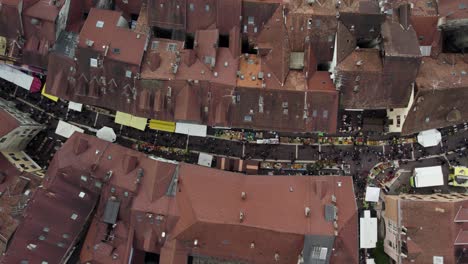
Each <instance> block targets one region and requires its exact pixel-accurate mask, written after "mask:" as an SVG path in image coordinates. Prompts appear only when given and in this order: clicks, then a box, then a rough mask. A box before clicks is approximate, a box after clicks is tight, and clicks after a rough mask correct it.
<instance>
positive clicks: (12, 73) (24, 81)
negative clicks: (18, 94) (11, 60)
mask: <svg viewBox="0 0 468 264" xmlns="http://www.w3.org/2000/svg"><path fill="white" fill-rule="evenodd" d="M0 78H2V79H5V80H6V81H9V82H11V83H14V84H16V85H18V86H19V87H22V88H24V89H26V90H28V91H29V90H30V89H31V85H32V83H33V80H34V77H32V76H31V75H28V74H26V73H24V72H22V71H20V70H17V69H14V68H12V67H10V66H8V65H6V64H0Z"/></svg>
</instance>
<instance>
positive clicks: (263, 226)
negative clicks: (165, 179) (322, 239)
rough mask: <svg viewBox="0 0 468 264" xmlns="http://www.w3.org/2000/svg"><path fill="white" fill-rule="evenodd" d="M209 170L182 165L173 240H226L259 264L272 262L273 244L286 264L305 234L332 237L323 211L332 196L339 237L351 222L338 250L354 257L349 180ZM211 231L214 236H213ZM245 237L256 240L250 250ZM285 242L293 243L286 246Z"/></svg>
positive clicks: (234, 251)
mask: <svg viewBox="0 0 468 264" xmlns="http://www.w3.org/2000/svg"><path fill="white" fill-rule="evenodd" d="M211 171H212V169H209V168H204V167H200V166H195V165H189V164H183V165H182V166H181V167H180V169H179V189H180V191H179V192H178V193H177V196H176V199H177V201H178V205H179V208H180V214H181V223H180V224H177V226H176V229H175V231H174V233H175V234H174V235H175V237H176V238H177V239H179V237H180V239H182V240H192V241H193V239H195V238H197V239H200V243H202V245H205V244H206V245H210V246H212V247H214V248H218V247H219V246H220V245H217V243H219V242H220V241H223V239H227V240H228V241H229V243H228V245H229V249H230V252H231V253H232V254H235V256H233V257H234V258H241V259H242V258H243V257H249V256H250V257H252V258H254V259H256V261H258V262H259V263H264V262H266V263H268V262H267V260H268V259H270V262H271V259H273V257H274V254H275V247H276V250H277V252H280V255H282V256H281V260H283V259H286V261H285V263H287V262H288V261H287V259H289V260H293V259H297V255H298V254H299V253H300V251H301V250H302V247H303V235H307V234H313V235H325V236H333V235H334V227H333V223H332V222H328V221H327V220H326V219H325V215H324V212H325V205H327V204H332V196H335V197H336V200H337V204H336V206H337V207H338V208H339V209H338V210H339V211H340V218H339V220H338V226H339V227H338V229H339V231H338V234H339V235H338V236H340V230H342V228H344V227H345V226H346V225H347V224H350V226H351V229H349V230H348V231H347V232H349V233H348V235H349V236H347V237H341V239H342V241H343V244H344V245H345V246H344V247H343V248H344V249H345V250H344V251H345V252H342V254H346V257H347V258H348V260H351V259H353V260H357V240H356V239H355V238H356V233H355V232H357V218H356V217H355V216H356V215H355V214H356V205H355V202H354V192H353V188H352V183H351V182H352V181H351V179H350V178H348V177H314V178H308V177H306V178H304V177H273V178H270V177H262V176H246V175H242V174H236V173H231V172H226V171H217V173H216V175H215V174H213V173H211ZM242 193H244V194H245V196H244V198H242V195H243V194H242ZM272 194H275V195H272ZM292 201H294V202H292ZM306 207H309V208H310V214H311V215H310V217H306V216H305V215H304V211H305V209H306ZM211 230H215V231H216V232H212V231H211ZM206 232H210V233H206ZM208 234H211V236H207V235H208ZM214 234H216V237H212V236H213V235H214ZM260 234H262V235H260ZM353 234H354V236H353ZM266 236H267V237H270V236H271V238H273V237H274V238H275V239H270V240H269V243H267V245H266V244H263V243H262V242H266V241H264V240H263V239H262V237H266ZM248 241H255V250H254V251H249V243H248ZM257 241H259V242H257ZM275 241H276V242H277V243H276V242H275ZM286 241H290V243H292V244H291V245H292V246H290V247H289V248H285V247H284V243H285V242H286ZM242 243H244V244H242ZM257 246H258V249H259V250H258V251H257V250H256V249H257ZM346 249H347V250H346ZM249 252H253V253H249ZM213 253H214V254H216V253H215V252H213ZM223 253H224V252H223ZM260 253H263V255H264V256H263V257H262V255H261V254H260ZM332 259H333V257H332ZM345 259H346V258H345Z"/></svg>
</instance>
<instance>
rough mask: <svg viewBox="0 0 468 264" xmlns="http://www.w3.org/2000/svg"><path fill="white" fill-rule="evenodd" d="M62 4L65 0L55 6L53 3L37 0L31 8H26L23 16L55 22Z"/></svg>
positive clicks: (47, 0) (46, 0)
mask: <svg viewBox="0 0 468 264" xmlns="http://www.w3.org/2000/svg"><path fill="white" fill-rule="evenodd" d="M64 3H65V0H60V1H57V4H53V2H52V1H49V0H39V1H38V2H37V3H35V4H34V5H32V6H31V7H29V8H27V9H26V10H25V11H24V13H23V14H24V15H26V16H28V17H33V18H39V19H42V20H46V21H50V22H55V20H56V19H57V17H58V14H59V12H60V9H61V8H62V6H63V4H64ZM28 22H29V21H28Z"/></svg>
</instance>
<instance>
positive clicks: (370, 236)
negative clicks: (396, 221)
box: [359, 210, 377, 248]
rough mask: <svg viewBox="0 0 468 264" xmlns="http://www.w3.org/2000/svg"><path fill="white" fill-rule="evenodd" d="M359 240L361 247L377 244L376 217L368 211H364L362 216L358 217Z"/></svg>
mask: <svg viewBox="0 0 468 264" xmlns="http://www.w3.org/2000/svg"><path fill="white" fill-rule="evenodd" d="M359 224H360V231H359V235H360V236H359V240H360V245H361V248H375V247H376V245H377V218H375V217H371V214H370V211H369V210H365V211H364V217H363V218H360V219H359Z"/></svg>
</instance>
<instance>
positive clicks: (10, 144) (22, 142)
mask: <svg viewBox="0 0 468 264" xmlns="http://www.w3.org/2000/svg"><path fill="white" fill-rule="evenodd" d="M2 110H3V111H6V112H7V113H8V114H10V115H12V116H13V117H14V118H15V119H16V120H17V122H18V127H16V128H15V129H13V130H12V131H10V132H9V133H8V134H6V135H4V136H3V137H1V138H0V151H3V150H16V151H18V150H22V149H24V148H25V147H26V145H27V144H28V143H29V141H31V139H32V138H33V137H34V136H36V135H37V134H38V133H39V132H40V131H41V130H42V129H44V126H42V125H41V124H38V123H37V122H36V121H34V120H33V119H32V118H31V117H29V115H28V114H26V113H23V112H21V111H19V110H18V109H16V108H15V107H14V104H12V103H9V102H7V101H4V100H0V111H2Z"/></svg>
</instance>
